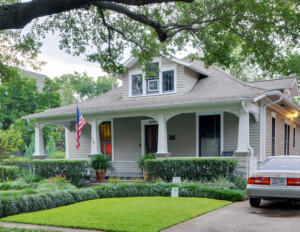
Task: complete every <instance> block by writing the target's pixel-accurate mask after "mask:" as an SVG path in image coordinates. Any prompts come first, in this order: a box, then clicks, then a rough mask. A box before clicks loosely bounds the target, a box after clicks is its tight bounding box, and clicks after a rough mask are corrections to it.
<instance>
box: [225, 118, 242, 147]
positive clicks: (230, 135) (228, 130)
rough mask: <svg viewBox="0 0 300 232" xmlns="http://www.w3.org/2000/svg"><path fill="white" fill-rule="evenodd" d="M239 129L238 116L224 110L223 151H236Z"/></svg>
mask: <svg viewBox="0 0 300 232" xmlns="http://www.w3.org/2000/svg"><path fill="white" fill-rule="evenodd" d="M238 131H239V118H238V117H237V116H235V115H234V114H231V113H227V112H224V151H236V149H237V141H238Z"/></svg>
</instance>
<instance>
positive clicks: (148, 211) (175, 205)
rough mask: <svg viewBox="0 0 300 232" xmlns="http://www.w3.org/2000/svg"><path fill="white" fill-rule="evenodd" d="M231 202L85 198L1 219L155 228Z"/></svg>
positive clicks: (136, 229) (109, 228)
mask: <svg viewBox="0 0 300 232" xmlns="http://www.w3.org/2000/svg"><path fill="white" fill-rule="evenodd" d="M229 204H231V203H230V202H228V201H221V200H213V199H206V198H170V197H136V198H110V199H99V200H91V201H85V202H81V203H77V204H73V205H69V206H64V207H59V208H55V209H50V210H44V211H40V212H35V213H27V214H20V215H16V216H10V217H6V218H3V219H2V221H8V222H20V223H29V224H39V225H49V226H62V227H71V228H82V229H96V230H106V231H126V232H129V231H130V232H140V231H143V232H154V231H160V230H162V229H165V228H168V227H170V226H173V225H176V224H178V223H181V222H184V221H186V220H189V219H191V218H194V217H197V216H200V215H202V214H204V213H207V212H210V211H213V210H216V209H218V208H221V207H223V206H226V205H229Z"/></svg>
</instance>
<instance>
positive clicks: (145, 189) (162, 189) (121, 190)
mask: <svg viewBox="0 0 300 232" xmlns="http://www.w3.org/2000/svg"><path fill="white" fill-rule="evenodd" d="M172 187H179V196H180V197H205V198H212V199H219V200H228V201H232V202H236V201H243V200H245V199H246V194H245V191H240V190H231V189H218V188H214V187H205V186H202V185H201V184H198V183H186V184H183V185H177V184H168V183H155V184H145V183H139V184H117V185H101V186H97V187H92V188H93V189H94V190H96V192H97V194H98V196H99V198H115V197H144V196H165V197H167V196H170V195H171V190H172Z"/></svg>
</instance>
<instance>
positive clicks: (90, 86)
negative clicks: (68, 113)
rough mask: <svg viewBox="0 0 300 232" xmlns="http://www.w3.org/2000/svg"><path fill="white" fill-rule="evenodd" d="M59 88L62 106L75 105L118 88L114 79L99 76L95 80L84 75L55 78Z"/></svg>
mask: <svg viewBox="0 0 300 232" xmlns="http://www.w3.org/2000/svg"><path fill="white" fill-rule="evenodd" d="M55 81H56V83H58V84H59V85H60V86H61V90H62V91H61V97H62V100H63V103H62V104H63V105H68V104H72V103H76V102H78V101H83V100H86V99H90V98H93V97H95V96H98V95H100V94H103V93H105V92H107V91H109V90H111V89H112V85H113V86H114V87H118V82H117V79H116V78H113V77H106V76H99V77H98V78H97V79H96V80H94V78H93V77H90V76H88V75H87V74H86V73H83V74H80V73H78V72H75V73H74V74H66V75H63V76H60V77H56V78H55Z"/></svg>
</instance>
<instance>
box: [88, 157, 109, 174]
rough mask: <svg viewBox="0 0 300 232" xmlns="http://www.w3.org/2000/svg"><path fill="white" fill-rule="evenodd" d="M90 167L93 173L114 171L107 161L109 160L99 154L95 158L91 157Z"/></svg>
mask: <svg viewBox="0 0 300 232" xmlns="http://www.w3.org/2000/svg"><path fill="white" fill-rule="evenodd" d="M91 167H92V168H93V169H94V170H95V171H107V170H114V168H113V165H112V162H110V161H109V158H108V157H106V156H103V155H101V154H99V155H95V157H93V159H92V161H91Z"/></svg>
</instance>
